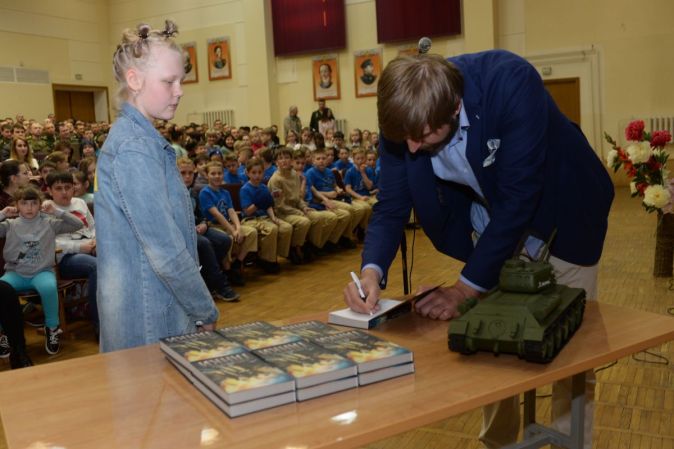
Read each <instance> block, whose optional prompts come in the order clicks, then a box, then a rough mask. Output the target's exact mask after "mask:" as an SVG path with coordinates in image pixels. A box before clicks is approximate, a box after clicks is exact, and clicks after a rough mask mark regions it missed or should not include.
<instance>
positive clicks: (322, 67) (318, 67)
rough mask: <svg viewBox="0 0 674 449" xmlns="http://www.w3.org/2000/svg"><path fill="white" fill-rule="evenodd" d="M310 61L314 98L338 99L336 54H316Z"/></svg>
mask: <svg viewBox="0 0 674 449" xmlns="http://www.w3.org/2000/svg"><path fill="white" fill-rule="evenodd" d="M312 63H313V64H312V73H313V77H314V100H316V101H318V100H331V99H339V98H340V97H339V67H338V65H337V55H327V56H317V57H315V58H314V59H313V61H312Z"/></svg>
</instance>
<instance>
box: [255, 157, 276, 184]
mask: <svg viewBox="0 0 674 449" xmlns="http://www.w3.org/2000/svg"><path fill="white" fill-rule="evenodd" d="M258 155H259V157H260V159H261V160H262V168H263V170H264V171H263V172H262V182H263V183H264V184H267V183H268V182H269V179H270V178H271V175H273V174H274V172H275V171H276V165H274V150H272V149H271V148H262V149H261V150H260V152H259V153H258Z"/></svg>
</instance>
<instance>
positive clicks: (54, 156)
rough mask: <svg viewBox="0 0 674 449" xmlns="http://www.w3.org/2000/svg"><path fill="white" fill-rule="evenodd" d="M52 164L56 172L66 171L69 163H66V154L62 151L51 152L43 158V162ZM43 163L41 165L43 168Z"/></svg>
mask: <svg viewBox="0 0 674 449" xmlns="http://www.w3.org/2000/svg"><path fill="white" fill-rule="evenodd" d="M47 161H49V162H53V163H54V165H55V166H56V171H67V170H68V169H69V168H70V162H68V154H66V153H64V152H62V151H58V150H55V151H52V152H51V153H49V154H48V155H47V156H46V157H45V158H44V162H47ZM44 162H43V163H42V165H43V166H44Z"/></svg>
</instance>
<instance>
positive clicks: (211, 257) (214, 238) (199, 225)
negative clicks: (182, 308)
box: [177, 157, 239, 302]
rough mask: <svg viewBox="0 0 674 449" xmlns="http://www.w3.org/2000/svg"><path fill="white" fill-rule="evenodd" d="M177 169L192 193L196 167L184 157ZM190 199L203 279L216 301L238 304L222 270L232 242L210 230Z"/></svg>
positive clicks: (198, 209)
mask: <svg viewBox="0 0 674 449" xmlns="http://www.w3.org/2000/svg"><path fill="white" fill-rule="evenodd" d="M177 165H178V171H179V172H180V177H181V178H182V180H183V183H184V184H185V187H187V189H188V190H189V188H190V186H191V185H192V181H193V179H194V163H193V162H192V161H191V160H190V159H189V158H187V157H181V158H180V159H178V161H177ZM190 198H191V199H192V208H193V211H194V220H195V228H196V229H195V230H196V233H197V253H198V255H199V263H200V264H201V277H202V278H203V279H204V282H205V283H206V286H207V287H208V290H209V291H210V292H211V296H212V297H213V299H215V300H222V301H225V302H230V301H236V300H237V299H239V295H238V294H237V293H236V292H235V291H234V290H233V289H232V287H230V285H229V282H228V280H227V276H226V275H225V273H223V272H222V266H223V265H225V264H226V265H229V263H228V261H227V254H228V253H229V249H230V248H231V246H232V238H231V237H230V236H229V235H227V234H226V233H224V232H222V231H220V230H219V229H214V228H209V227H208V222H207V221H206V220H205V219H204V217H203V215H202V214H201V210H200V208H199V201H198V199H197V198H196V197H195V196H194V195H192V194H190Z"/></svg>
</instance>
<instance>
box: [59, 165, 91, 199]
mask: <svg viewBox="0 0 674 449" xmlns="http://www.w3.org/2000/svg"><path fill="white" fill-rule="evenodd" d="M77 168H78V170H79V171H81V172H82V173H86V175H87V179H88V180H89V190H88V192H89V193H94V183H95V179H96V158H93V157H85V158H83V159H82V160H80V163H79V164H78V166H77ZM59 171H60V170H59Z"/></svg>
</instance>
